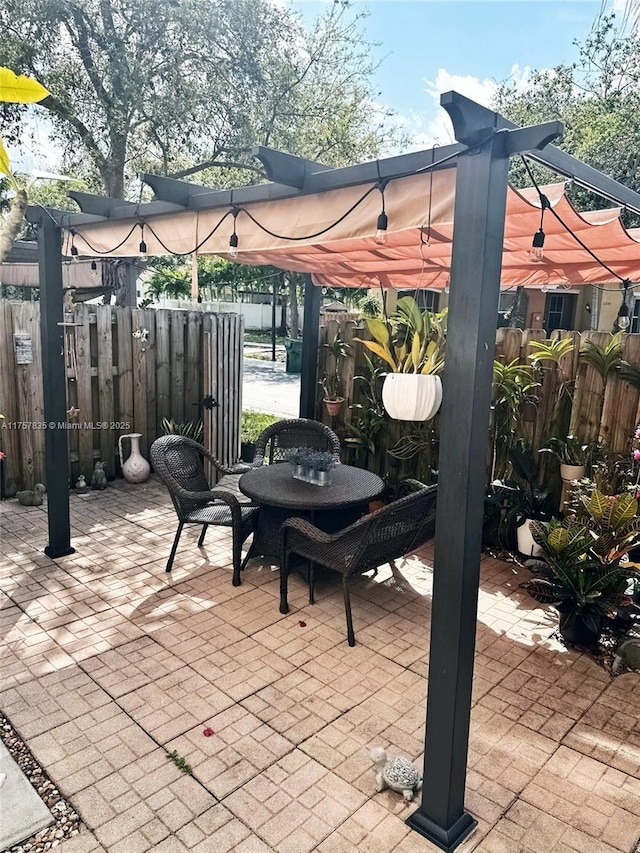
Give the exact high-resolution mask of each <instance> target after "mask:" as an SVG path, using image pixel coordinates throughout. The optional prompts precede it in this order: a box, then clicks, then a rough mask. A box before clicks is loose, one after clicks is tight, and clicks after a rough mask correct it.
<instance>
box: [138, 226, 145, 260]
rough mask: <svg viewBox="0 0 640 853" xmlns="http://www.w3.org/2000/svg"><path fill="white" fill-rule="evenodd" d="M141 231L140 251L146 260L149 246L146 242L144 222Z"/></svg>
mask: <svg viewBox="0 0 640 853" xmlns="http://www.w3.org/2000/svg"><path fill="white" fill-rule="evenodd" d="M140 231H141V232H142V233H141V234H140V246H139V247H138V248H139V251H140V257H141V258H146V257H147V244H146V243H145V241H144V222H141V223H140Z"/></svg>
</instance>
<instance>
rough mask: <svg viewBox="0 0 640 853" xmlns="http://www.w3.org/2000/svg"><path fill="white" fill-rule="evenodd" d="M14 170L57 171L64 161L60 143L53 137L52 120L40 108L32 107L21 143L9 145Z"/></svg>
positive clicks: (27, 172) (29, 171)
mask: <svg viewBox="0 0 640 853" xmlns="http://www.w3.org/2000/svg"><path fill="white" fill-rule="evenodd" d="M7 149H8V154H9V158H10V162H11V168H12V169H13V171H14V172H21V173H23V174H30V173H31V172H33V171H39V172H57V171H59V170H60V167H61V163H62V153H61V151H60V145H59V143H57V142H55V141H54V139H53V133H52V127H51V122H50V121H49V119H48V117H47V115H46V114H44V113H43V111H42V110H41V109H40V110H39V111H37V109H36V108H30V109H29V110H28V113H27V117H26V119H25V120H24V123H23V131H22V139H21V141H20V145H8V146H7Z"/></svg>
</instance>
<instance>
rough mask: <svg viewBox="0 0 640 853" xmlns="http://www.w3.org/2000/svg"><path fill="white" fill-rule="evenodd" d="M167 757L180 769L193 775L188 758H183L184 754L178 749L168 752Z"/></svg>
mask: <svg viewBox="0 0 640 853" xmlns="http://www.w3.org/2000/svg"><path fill="white" fill-rule="evenodd" d="M167 758H168V759H169V761H173V763H174V764H175V765H176V767H177V768H178V770H180V771H182V773H187V774H188V775H189V776H192V775H193V769H192V768H191V765H190V764H189V763H188V762H187V760H186V758H183V756H182V755H178V750H177V749H174V750H173V751H172V752H167Z"/></svg>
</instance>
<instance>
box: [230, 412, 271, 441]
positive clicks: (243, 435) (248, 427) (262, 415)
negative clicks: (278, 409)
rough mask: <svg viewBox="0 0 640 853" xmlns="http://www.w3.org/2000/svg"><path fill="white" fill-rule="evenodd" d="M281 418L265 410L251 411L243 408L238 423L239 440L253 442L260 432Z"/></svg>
mask: <svg viewBox="0 0 640 853" xmlns="http://www.w3.org/2000/svg"><path fill="white" fill-rule="evenodd" d="M279 420H281V418H279V417H277V416H276V415H268V414H267V413H266V412H252V411H250V410H248V409H244V410H243V412H242V420H241V423H240V441H245V442H249V443H251V444H255V442H256V441H257V439H258V436H259V435H260V433H261V432H262V431H263V430H265V429H266V428H267V427H268V426H271V424H274V423H275V422H276V421H279Z"/></svg>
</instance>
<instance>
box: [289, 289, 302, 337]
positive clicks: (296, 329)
mask: <svg viewBox="0 0 640 853" xmlns="http://www.w3.org/2000/svg"><path fill="white" fill-rule="evenodd" d="M296 278H297V276H291V278H290V279H289V295H290V298H291V315H290V316H291V326H290V328H289V337H290V338H294V339H296V338H299V337H300V315H299V313H298V285H297V282H296Z"/></svg>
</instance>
